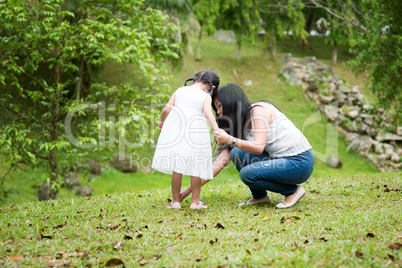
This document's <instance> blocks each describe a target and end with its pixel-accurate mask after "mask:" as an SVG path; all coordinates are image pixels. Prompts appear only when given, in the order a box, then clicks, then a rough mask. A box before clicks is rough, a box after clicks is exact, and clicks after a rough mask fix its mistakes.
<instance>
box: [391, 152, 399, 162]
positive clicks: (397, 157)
mask: <svg viewBox="0 0 402 268" xmlns="http://www.w3.org/2000/svg"><path fill="white" fill-rule="evenodd" d="M391 161H392V162H394V163H398V162H399V155H398V154H397V153H396V152H393V153H392V155H391Z"/></svg>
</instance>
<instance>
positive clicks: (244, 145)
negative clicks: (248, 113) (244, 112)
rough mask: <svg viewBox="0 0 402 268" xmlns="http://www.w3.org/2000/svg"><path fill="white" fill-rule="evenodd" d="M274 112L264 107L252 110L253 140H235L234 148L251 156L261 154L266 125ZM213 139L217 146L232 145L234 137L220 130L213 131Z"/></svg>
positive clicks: (266, 130) (264, 143)
mask: <svg viewBox="0 0 402 268" xmlns="http://www.w3.org/2000/svg"><path fill="white" fill-rule="evenodd" d="M274 112H275V110H273V109H271V108H268V107H264V106H255V107H254V108H253V123H254V140H253V141H247V140H242V139H237V141H236V142H235V144H234V146H235V147H237V148H239V149H242V150H243V151H246V152H248V153H252V154H262V152H263V151H264V149H265V145H266V142H267V135H268V125H269V122H270V118H271V116H272V114H274ZM214 134H215V138H216V140H217V141H218V143H219V144H225V143H227V144H232V142H233V139H234V137H233V136H230V135H229V134H227V133H226V132H225V131H223V130H222V129H219V130H218V131H214Z"/></svg>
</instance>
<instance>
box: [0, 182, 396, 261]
mask: <svg viewBox="0 0 402 268" xmlns="http://www.w3.org/2000/svg"><path fill="white" fill-rule="evenodd" d="M303 187H304V188H305V189H306V191H307V194H306V196H305V197H304V198H303V199H302V200H301V201H300V202H299V203H298V204H297V205H296V206H294V207H292V208H289V209H287V210H278V209H275V208H274V206H275V204H276V203H277V202H278V201H279V200H280V199H281V198H282V197H281V196H280V195H278V194H272V195H271V197H272V199H273V203H272V204H265V205H259V206H255V207H246V208H240V207H238V206H237V204H238V203H239V202H240V201H242V200H245V199H247V198H249V197H250V193H249V191H248V189H247V188H246V187H245V186H244V185H243V184H241V183H240V182H238V181H233V182H228V183H224V184H220V183H215V184H207V185H206V187H204V188H203V192H202V199H203V200H204V201H206V202H208V208H207V209H205V210H202V211H192V210H190V209H189V208H188V206H189V202H188V201H186V202H184V203H183V209H182V210H169V209H167V208H166V206H167V204H168V201H167V199H168V198H169V197H170V192H169V191H168V190H167V189H165V190H153V191H142V192H140V193H121V194H115V195H103V196H96V197H91V198H81V199H59V200H55V201H49V202H30V203H25V204H21V205H11V206H3V207H1V208H0V266H2V265H3V266H6V267H14V266H17V267H26V266H30V267H48V266H53V267H54V266H57V267H61V266H74V267H84V266H85V267H104V266H109V265H110V264H111V263H116V264H117V263H120V264H124V265H125V267H137V266H141V265H142V266H158V267H161V266H164V267H190V266H192V267H237V266H245V267H247V266H250V267H266V266H275V267H335V266H336V267H338V266H340V267H398V266H399V267H400V266H401V265H402V261H401V258H402V251H401V250H400V249H399V250H398V249H397V248H400V247H401V243H402V236H401V232H402V225H401V219H402V210H401V209H400V208H401V205H402V204H401V191H400V189H399V191H395V189H398V187H400V177H399V174H369V175H353V176H335V177H334V176H326V177H321V178H317V179H311V180H309V181H308V183H306V184H304V186H303Z"/></svg>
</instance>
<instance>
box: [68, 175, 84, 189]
mask: <svg viewBox="0 0 402 268" xmlns="http://www.w3.org/2000/svg"><path fill="white" fill-rule="evenodd" d="M64 183H65V186H66V187H67V188H68V189H72V188H74V187H76V186H79V185H80V184H81V182H80V180H79V179H78V176H77V173H74V172H70V173H68V174H67V175H65V176H64Z"/></svg>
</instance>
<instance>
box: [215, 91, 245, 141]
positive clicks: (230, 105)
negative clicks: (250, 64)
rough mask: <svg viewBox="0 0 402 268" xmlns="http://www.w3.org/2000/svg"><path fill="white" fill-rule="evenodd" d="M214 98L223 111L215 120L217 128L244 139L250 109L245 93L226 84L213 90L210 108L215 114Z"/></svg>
mask: <svg viewBox="0 0 402 268" xmlns="http://www.w3.org/2000/svg"><path fill="white" fill-rule="evenodd" d="M216 98H218V99H219V102H220V103H221V104H222V109H223V115H220V117H217V118H216V119H217V121H218V126H219V128H222V129H223V130H225V131H226V132H227V133H228V134H229V135H232V136H234V137H236V138H240V139H245V138H246V133H247V125H246V124H247V122H248V118H249V112H250V109H251V103H250V102H249V100H248V98H247V95H246V93H244V91H243V89H242V88H241V87H239V86H238V85H236V84H227V85H224V86H222V87H220V88H219V89H218V90H215V91H214V93H213V94H212V108H213V109H214V111H215V112H216V111H217V109H216V106H215V99H216Z"/></svg>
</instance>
